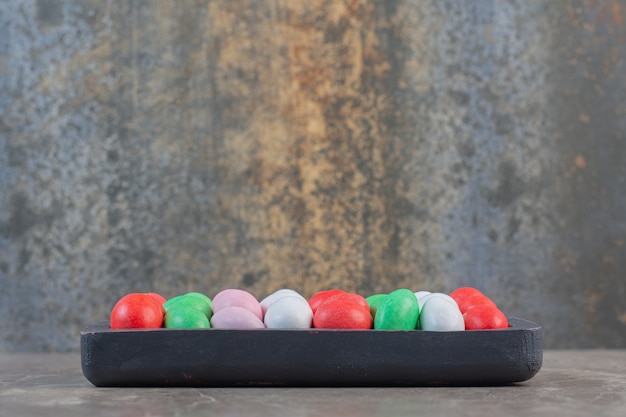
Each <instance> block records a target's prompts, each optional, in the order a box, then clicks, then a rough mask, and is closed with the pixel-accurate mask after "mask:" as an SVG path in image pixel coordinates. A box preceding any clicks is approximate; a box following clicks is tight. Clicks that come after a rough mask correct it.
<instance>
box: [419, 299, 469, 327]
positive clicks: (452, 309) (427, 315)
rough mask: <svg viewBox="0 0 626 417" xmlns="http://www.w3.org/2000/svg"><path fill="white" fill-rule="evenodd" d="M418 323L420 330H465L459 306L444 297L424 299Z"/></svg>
mask: <svg viewBox="0 0 626 417" xmlns="http://www.w3.org/2000/svg"><path fill="white" fill-rule="evenodd" d="M433 295H434V294H433ZM453 301H454V300H453ZM419 323H420V326H421V329H422V330H435V331H455V330H465V321H464V320H463V314H461V311H460V310H459V307H458V306H457V305H456V303H454V304H452V303H450V301H449V300H447V299H446V298H445V297H438V296H434V297H429V298H428V299H427V300H425V301H424V307H423V308H422V311H421V312H420V319H419Z"/></svg>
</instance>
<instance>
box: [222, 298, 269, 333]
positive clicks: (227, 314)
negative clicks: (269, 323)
mask: <svg viewBox="0 0 626 417" xmlns="http://www.w3.org/2000/svg"><path fill="white" fill-rule="evenodd" d="M213 300H214V301H215V298H214V299H213ZM211 326H212V327H214V328H216V329H264V328H265V324H263V322H262V321H261V319H260V318H259V317H258V316H257V315H256V314H254V313H253V312H251V311H250V310H248V309H245V308H243V307H237V306H230V307H224V308H222V309H220V310H218V311H216V312H215V313H214V314H213V318H211Z"/></svg>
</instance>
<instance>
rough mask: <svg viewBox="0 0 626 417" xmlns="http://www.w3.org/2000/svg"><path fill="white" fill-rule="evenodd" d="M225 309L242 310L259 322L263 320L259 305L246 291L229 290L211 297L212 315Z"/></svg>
mask: <svg viewBox="0 0 626 417" xmlns="http://www.w3.org/2000/svg"><path fill="white" fill-rule="evenodd" d="M227 307H241V308H244V309H246V310H248V311H250V312H251V313H253V314H254V315H255V316H257V317H258V319H259V320H260V321H262V320H263V310H262V309H261V304H260V303H259V301H258V300H257V299H256V298H255V297H254V295H252V294H250V293H249V292H247V291H244V290H238V289H232V288H231V289H227V290H222V291H220V292H219V293H217V294H216V295H215V297H213V313H217V312H219V311H220V310H223V309H224V308H227Z"/></svg>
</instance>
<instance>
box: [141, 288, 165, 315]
mask: <svg viewBox="0 0 626 417" xmlns="http://www.w3.org/2000/svg"><path fill="white" fill-rule="evenodd" d="M145 294H146V295H149V296H150V297H152V299H153V300H154V301H156V302H157V303H159V304H160V305H161V307H163V304H164V303H165V302H166V301H167V300H166V299H165V297H163V296H162V295H161V294H158V293H156V292H147V293H145ZM163 314H165V308H163Z"/></svg>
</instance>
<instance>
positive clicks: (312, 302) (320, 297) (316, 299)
mask: <svg viewBox="0 0 626 417" xmlns="http://www.w3.org/2000/svg"><path fill="white" fill-rule="evenodd" d="M344 293H345V291H343V290H323V291H319V292H316V293H315V294H313V296H312V297H311V298H309V306H310V307H311V311H313V314H315V312H316V311H317V308H318V307H319V305H320V304H322V303H323V302H324V301H326V299H328V298H330V297H332V296H333V295H337V294H344Z"/></svg>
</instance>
